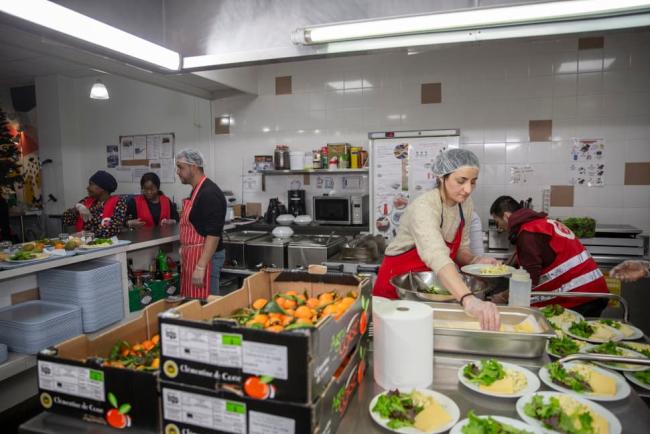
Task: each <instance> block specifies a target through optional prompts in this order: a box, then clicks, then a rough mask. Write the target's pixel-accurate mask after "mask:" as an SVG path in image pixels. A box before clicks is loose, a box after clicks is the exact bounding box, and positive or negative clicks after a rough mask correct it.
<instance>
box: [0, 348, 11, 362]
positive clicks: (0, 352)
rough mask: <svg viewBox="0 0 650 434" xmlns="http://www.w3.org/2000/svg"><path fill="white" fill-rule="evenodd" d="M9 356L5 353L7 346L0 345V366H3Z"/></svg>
mask: <svg viewBox="0 0 650 434" xmlns="http://www.w3.org/2000/svg"><path fill="white" fill-rule="evenodd" d="M7 357H9V354H8V353H7V346H6V345H5V344H0V364H3V363H4V362H6V361H7Z"/></svg>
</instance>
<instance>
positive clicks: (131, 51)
mask: <svg viewBox="0 0 650 434" xmlns="http://www.w3.org/2000/svg"><path fill="white" fill-rule="evenodd" d="M0 12H4V13H6V14H9V15H13V16H15V17H18V18H22V19H24V20H27V21H30V22H32V23H35V24H38V25H41V26H43V27H47V28H48V29H52V30H55V31H57V32H61V33H64V34H66V35H69V36H72V37H75V38H78V39H81V40H84V41H86V42H90V43H92V44H95V45H99V46H101V47H104V48H108V49H109V50H113V51H117V52H118V53H122V54H126V55H128V56H131V57H135V58H136V59H140V60H144V61H145V62H149V63H153V64H154V65H158V66H161V67H163V68H166V69H170V70H173V71H178V70H179V68H180V55H179V54H178V53H177V52H175V51H172V50H169V49H167V48H165V47H163V46H160V45H157V44H154V43H153V42H149V41H147V40H145V39H142V38H139V37H137V36H135V35H132V34H130V33H127V32H125V31H123V30H120V29H117V28H115V27H112V26H109V25H108V24H104V23H102V22H100V21H97V20H95V19H93V18H90V17H87V16H86V15H82V14H80V13H78V12H75V11H73V10H71V9H67V8H64V7H63V6H59V5H58V4H55V3H52V2H51V1H47V0H2V1H0Z"/></svg>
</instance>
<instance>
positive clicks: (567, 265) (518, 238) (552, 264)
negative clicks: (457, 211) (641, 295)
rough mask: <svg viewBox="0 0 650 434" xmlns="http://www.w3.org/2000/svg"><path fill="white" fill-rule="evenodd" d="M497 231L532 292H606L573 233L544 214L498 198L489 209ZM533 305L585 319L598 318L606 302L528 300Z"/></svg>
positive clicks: (562, 298)
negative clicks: (560, 309) (561, 308)
mask: <svg viewBox="0 0 650 434" xmlns="http://www.w3.org/2000/svg"><path fill="white" fill-rule="evenodd" d="M490 214H491V215H492V218H493V219H494V220H495V221H496V222H497V225H498V226H499V228H501V229H504V230H508V233H509V235H510V241H511V242H512V243H513V244H514V245H515V246H516V258H517V262H518V263H519V265H520V266H521V267H523V268H525V269H526V271H528V273H529V274H530V278H531V280H532V282H533V291H554V292H558V293H562V292H593V293H608V292H609V290H608V289H607V283H606V282H605V278H604V276H603V273H602V272H601V271H600V269H599V268H598V265H597V264H596V262H595V261H594V260H593V258H592V257H591V255H590V254H589V252H587V250H586V249H585V247H584V246H583V245H582V243H581V242H580V240H579V239H578V238H576V236H575V234H574V233H573V232H572V231H571V230H570V229H569V228H567V227H566V226H565V225H564V224H562V223H561V222H559V221H557V220H553V219H550V218H548V216H547V215H546V214H545V213H540V212H535V211H533V210H532V209H529V208H523V207H521V205H520V204H519V203H518V202H517V201H516V200H514V199H513V198H512V197H510V196H501V197H499V198H497V200H495V201H494V203H493V204H492V206H491V207H490ZM531 302H533V305H534V306H537V307H539V306H544V305H547V304H554V303H556V304H560V305H562V306H564V307H566V308H570V309H573V310H575V311H577V312H579V313H581V314H582V315H584V316H586V317H599V316H600V314H601V313H602V311H603V310H604V309H605V307H606V306H607V299H603V298H596V299H594V298H586V297H580V298H577V297H554V298H552V299H550V300H549V299H544V300H543V301H542V300H540V299H539V298H538V297H532V299H531Z"/></svg>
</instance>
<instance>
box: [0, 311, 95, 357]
mask: <svg viewBox="0 0 650 434" xmlns="http://www.w3.org/2000/svg"><path fill="white" fill-rule="evenodd" d="M82 332H83V329H82V326H81V309H80V308H79V307H78V306H69V305H65V304H60V303H52V302H49V301H42V300H32V301H26V302H24V303H20V304H16V305H13V306H7V307H4V308H2V309H0V342H2V343H4V344H6V345H7V347H9V349H10V350H11V351H14V352H16V353H27V354H36V353H38V352H39V351H41V350H42V349H44V348H47V347H50V346H52V345H55V344H58V343H59V342H61V341H64V340H66V339H69V338H71V337H74V336H77V335H80V334H81V333H82Z"/></svg>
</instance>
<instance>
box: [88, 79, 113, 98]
mask: <svg viewBox="0 0 650 434" xmlns="http://www.w3.org/2000/svg"><path fill="white" fill-rule="evenodd" d="M109 98H110V96H108V89H106V85H105V84H104V83H102V81H101V80H97V81H96V82H95V83H94V84H93V87H91V88H90V99H109Z"/></svg>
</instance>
